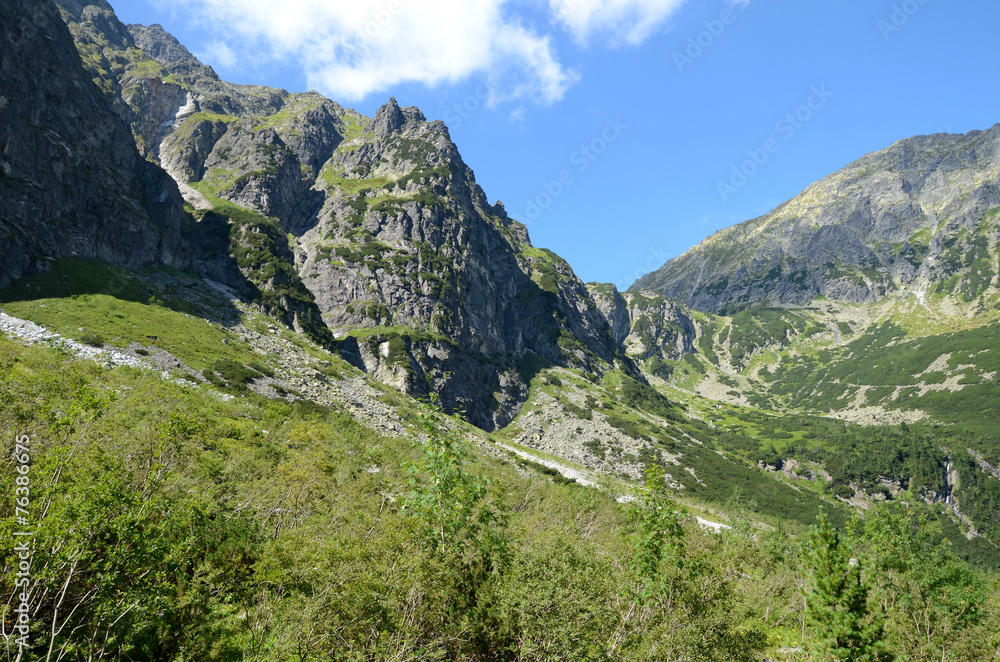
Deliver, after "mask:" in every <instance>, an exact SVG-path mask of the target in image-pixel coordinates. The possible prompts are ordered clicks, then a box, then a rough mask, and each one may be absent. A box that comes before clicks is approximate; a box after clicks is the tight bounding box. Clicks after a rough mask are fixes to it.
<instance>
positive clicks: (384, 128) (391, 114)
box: [369, 97, 427, 138]
mask: <svg viewBox="0 0 1000 662" xmlns="http://www.w3.org/2000/svg"><path fill="white" fill-rule="evenodd" d="M425 121H427V118H426V117H424V114H423V113H422V112H420V109H419V108H417V107H416V106H409V107H406V108H401V107H400V106H399V103H398V102H397V101H396V97H390V98H389V101H388V102H387V103H386V104H385V105H383V106H382V107H381V108H379V109H378V112H376V113H375V117H373V118H372V120H371V123H370V124H369V131H371V132H372V133H373V134H374V135H376V136H378V137H379V138H384V137H385V136H388V135H389V134H391V133H395V132H397V131H400V130H402V128H403V127H404V126H406V124H407V123H410V122H425Z"/></svg>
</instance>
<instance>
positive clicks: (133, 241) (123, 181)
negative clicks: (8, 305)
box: [0, 0, 188, 287]
mask: <svg viewBox="0 0 1000 662" xmlns="http://www.w3.org/2000/svg"><path fill="white" fill-rule="evenodd" d="M0 34H2V43H3V44H4V45H3V53H2V56H0V242H2V243H3V245H4V249H5V252H4V258H3V261H2V262H0V287H3V286H6V285H8V284H10V283H11V282H12V281H13V280H16V279H17V278H19V277H20V276H22V275H24V274H27V273H33V272H38V271H40V270H44V269H45V268H46V267H47V264H48V261H49V260H51V259H53V258H57V257H61V256H76V257H84V258H96V259H100V260H104V261H107V262H111V263H113V264H118V265H122V266H126V267H130V268H136V267H139V266H142V265H145V264H149V263H152V262H163V263H166V264H170V265H173V266H185V265H186V264H187V261H188V258H187V256H186V253H185V251H184V249H183V247H182V242H181V237H180V223H181V216H182V200H181V197H180V195H179V193H178V190H177V187H176V185H175V184H174V182H173V181H171V179H170V178H169V177H168V176H167V175H166V174H165V173H164V172H163V171H162V170H161V169H160V168H159V167H157V166H156V165H154V164H152V163H149V162H147V161H146V160H145V159H143V158H142V157H141V156H140V154H139V153H138V151H137V150H136V145H135V142H134V140H133V138H132V136H131V134H130V132H129V129H128V126H127V124H125V123H124V122H123V120H122V117H121V115H120V114H119V112H117V111H116V109H115V108H114V107H113V106H112V104H111V103H110V102H109V100H108V98H107V97H105V96H104V95H103V94H102V93H101V91H100V90H99V89H98V88H97V87H96V86H95V85H94V83H93V82H92V81H91V77H90V76H89V75H88V74H87V72H85V71H84V68H83V66H82V65H81V62H80V56H79V54H78V53H77V50H76V48H75V47H74V44H73V38H72V36H71V35H70V32H69V30H68V29H67V27H66V25H65V23H64V22H63V21H62V19H61V18H60V14H59V10H58V9H57V8H56V6H55V5H54V4H52V2H50V1H47V0H44V1H43V0H11V1H10V2H5V3H3V5H2V6H0Z"/></svg>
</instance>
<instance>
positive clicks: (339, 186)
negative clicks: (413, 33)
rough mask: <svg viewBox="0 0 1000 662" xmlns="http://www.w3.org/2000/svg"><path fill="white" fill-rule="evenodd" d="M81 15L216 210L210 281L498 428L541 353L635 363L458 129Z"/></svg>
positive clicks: (171, 161) (128, 92)
mask: <svg viewBox="0 0 1000 662" xmlns="http://www.w3.org/2000/svg"><path fill="white" fill-rule="evenodd" d="M68 1H69V0H67V2H68ZM97 16H100V17H101V21H95V20H94V17H97ZM88 17H89V18H88ZM66 20H67V21H68V22H69V24H70V26H71V28H72V29H73V31H74V34H75V35H76V37H77V46H78V48H79V49H80V52H81V54H83V55H84V58H85V59H86V60H87V61H88V62H93V63H94V65H93V67H92V69H91V73H92V75H93V76H94V77H95V78H96V79H98V80H100V81H105V83H104V87H103V89H104V91H105V94H107V95H108V96H109V98H112V99H115V98H117V99H120V102H118V101H116V103H118V105H119V113H120V114H121V115H122V116H123V117H124V118H126V119H127V121H129V122H130V123H131V126H132V131H133V134H134V135H135V139H136V142H137V144H139V145H140V147H141V148H142V149H143V150H144V153H145V154H147V155H148V157H149V158H151V159H154V160H157V161H158V162H159V163H161V164H162V165H163V167H164V168H165V169H166V171H167V172H169V173H170V175H171V176H172V177H174V178H175V179H176V180H177V182H178V184H179V185H180V186H181V188H182V190H183V191H184V194H185V197H186V198H187V200H188V201H189V202H190V203H191V204H192V205H193V206H194V207H195V208H197V209H210V208H212V207H214V208H215V212H216V213H212V212H198V217H199V218H200V221H199V223H198V224H197V225H196V227H195V228H194V229H192V230H190V231H189V232H188V236H189V237H190V239H191V241H192V244H193V245H194V246H195V248H196V251H197V258H198V263H199V268H200V269H201V270H202V272H203V273H204V274H206V275H207V276H209V277H211V278H212V279H214V280H218V281H220V282H224V283H227V284H229V285H231V286H232V287H234V288H236V289H238V290H239V291H241V292H243V293H244V294H245V295H246V294H248V293H250V294H253V293H254V292H257V293H258V296H260V297H262V299H263V300H264V301H265V302H266V301H270V302H271V303H272V304H273V306H274V308H275V310H274V314H276V315H277V316H278V317H281V318H283V319H285V321H286V322H288V323H289V324H291V325H293V326H295V327H296V328H299V327H302V328H304V329H307V330H308V329H309V328H311V329H312V331H313V332H312V333H311V335H313V336H314V337H318V336H321V335H323V334H322V333H320V332H319V331H318V330H317V329H316V324H321V323H320V322H319V316H320V314H321V315H322V321H323V322H325V324H326V327H324V328H323V330H324V331H326V328H327V327H329V328H330V329H333V330H334V331H335V332H336V333H337V334H338V335H340V336H341V338H342V339H341V341H340V348H341V351H342V353H343V354H344V355H345V356H347V357H348V358H349V359H350V360H352V362H354V363H355V365H357V366H359V367H362V368H364V369H365V370H366V371H368V372H370V373H372V374H373V375H375V376H377V377H378V378H379V379H381V380H383V381H385V382H387V383H391V384H394V385H396V386H398V387H400V388H402V389H404V390H406V391H408V392H409V393H411V394H414V395H420V394H426V393H429V392H432V391H433V392H437V393H439V394H440V396H441V399H442V402H443V403H444V404H445V406H447V407H449V408H451V409H452V410H463V411H465V412H466V416H467V418H468V419H469V420H470V421H472V422H474V423H475V424H477V425H480V426H482V427H486V428H493V427H496V426H502V425H505V424H506V423H507V422H509V421H510V420H511V419H512V418H513V416H514V415H515V414H516V413H517V411H518V410H519V408H520V405H521V403H523V402H524V401H525V399H526V398H527V379H528V378H530V372H531V370H532V369H533V368H532V366H533V365H537V363H538V362H543V363H544V362H550V363H559V364H562V365H567V366H574V367H578V368H580V369H582V370H584V371H587V372H591V373H600V372H602V371H603V370H606V369H607V368H608V367H609V366H611V365H612V364H613V363H615V362H616V361H618V363H619V364H620V365H623V366H625V367H626V368H627V369H629V368H630V367H631V362H630V361H628V359H627V358H626V357H625V356H624V354H622V353H621V351H620V348H619V346H618V345H617V343H616V342H615V338H614V337H613V336H612V333H611V330H610V329H609V327H608V324H607V321H606V319H605V317H604V316H603V315H602V314H601V312H600V311H599V310H598V309H597V306H596V304H595V302H594V301H593V300H592V299H591V297H590V295H589V293H588V292H587V289H586V288H585V287H584V285H583V284H582V283H581V282H580V281H579V279H578V278H577V277H576V275H575V274H574V273H573V271H572V269H570V267H569V265H568V264H566V262H565V261H564V260H562V259H561V258H559V257H558V256H556V255H555V254H553V253H551V252H549V251H544V250H540V249H536V248H534V247H532V246H531V243H530V241H529V239H528V235H527V231H526V230H525V228H524V226H522V225H521V224H519V223H517V222H516V221H514V220H512V219H510V218H509V217H508V216H507V214H506V212H505V211H504V209H503V206H502V205H500V204H497V205H491V204H489V202H488V201H487V199H486V196H485V194H484V193H483V191H482V189H481V188H480V187H479V186H478V185H477V184H476V182H475V176H474V175H473V173H472V170H471V169H469V167H468V166H467V165H466V164H465V163H464V162H463V161H462V158H461V156H460V155H459V153H458V149H457V148H456V146H455V145H454V143H453V142H452V141H451V138H450V136H449V134H448V130H447V128H446V127H445V125H444V124H443V123H441V122H428V121H427V120H426V118H425V117H424V116H423V114H422V113H421V112H420V111H419V110H418V109H416V108H403V107H400V106H399V104H398V103H397V102H396V100H395V99H392V100H390V101H389V103H387V104H386V105H385V106H383V107H382V108H381V109H380V110H379V111H378V112H377V113H376V114H375V116H374V117H373V118H371V119H369V118H366V117H364V116H362V115H360V114H358V113H356V112H354V111H350V110H346V109H344V108H342V107H341V106H340V105H338V104H336V103H334V102H332V101H330V100H328V99H325V98H323V97H322V96H320V95H318V94H316V93H307V94H289V93H287V92H285V91H284V90H276V89H273V88H263V87H255V86H241V85H233V84H231V83H227V82H225V81H221V80H219V78H218V76H217V75H216V74H215V72H214V71H213V70H212V69H211V68H210V67H206V66H205V65H203V64H202V63H200V62H198V60H197V59H196V58H194V56H193V55H191V53H190V52H189V51H187V49H185V48H184V47H183V46H182V45H181V44H180V43H178V42H177V40H176V39H174V38H173V37H172V36H171V35H169V34H167V33H166V32H164V31H163V29H162V28H161V27H160V26H156V25H154V26H149V27H145V26H138V25H131V26H128V28H127V33H128V35H127V37H123V36H122V34H121V32H122V31H121V30H120V29H119V28H118V26H116V25H114V22H115V21H117V19H114V17H113V14H110V13H108V12H107V9H106V8H104V7H103V6H102V5H97V4H94V5H88V6H85V7H82V8H78V9H73V10H71V9H66ZM98 23H100V25H99V24H98ZM102 25H105V26H110V27H106V30H107V31H108V32H110V33H111V34H110V36H109V34H105V33H104V32H103V31H102V30H103V29H102V27H101V26H102ZM129 38H131V42H129ZM116 95H117V97H116ZM248 212H249V213H248ZM285 234H287V235H288V242H289V247H288V248H286V247H285V246H284V238H285V236H284V235H285ZM234 260H235V262H234ZM234 264H235V267H238V268H235V267H234ZM327 333H328V331H327Z"/></svg>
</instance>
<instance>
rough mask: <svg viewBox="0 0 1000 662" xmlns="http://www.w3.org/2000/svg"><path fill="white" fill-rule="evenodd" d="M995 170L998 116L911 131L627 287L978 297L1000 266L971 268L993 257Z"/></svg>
mask: <svg viewBox="0 0 1000 662" xmlns="http://www.w3.org/2000/svg"><path fill="white" fill-rule="evenodd" d="M998 172H1000V129H998V127H994V128H992V129H989V130H986V131H973V132H971V133H968V134H964V135H963V134H959V135H952V134H936V135H932V136H915V137H912V138H907V139H905V140H901V141H898V142H896V143H894V144H893V145H891V146H889V147H887V148H886V149H883V150H880V151H877V152H873V153H871V154H868V155H866V156H864V157H862V158H860V159H858V160H857V161H855V162H853V163H851V164H849V165H848V166H846V167H844V168H843V169H841V170H839V171H837V172H835V173H833V174H832V175H829V176H827V177H824V178H823V179H821V180H820V181H818V182H816V183H815V184H812V185H811V186H809V187H808V188H806V189H805V190H804V191H803V192H802V193H800V194H799V195H797V196H796V197H794V198H792V199H791V200H789V201H788V202H785V203H784V204H782V205H780V206H778V207H777V208H775V209H774V210H772V211H771V212H769V213H768V214H766V215H764V216H761V217H759V218H756V219H753V220H749V221H745V222H744V223H741V224H739V225H735V226H733V227H731V228H727V229H725V230H721V231H720V232H717V233H716V234H714V235H712V236H711V237H709V238H708V239H706V240H705V241H703V242H701V243H700V244H699V245H697V246H695V247H694V248H692V249H691V250H689V251H687V252H686V253H684V254H683V255H681V256H680V257H677V258H674V259H673V260H670V261H669V262H667V263H666V264H665V265H664V266H663V267H661V268H660V269H659V270H657V271H655V272H653V273H650V274H647V275H646V276H643V277H642V278H641V279H640V280H639V281H637V282H636V283H635V284H634V285H633V286H632V288H630V289H631V291H638V290H639V289H650V290H655V291H657V292H659V293H661V294H665V295H666V296H668V297H672V298H675V299H677V300H679V301H681V302H683V303H684V304H686V305H689V306H691V307H693V308H696V309H699V310H706V311H714V312H723V311H736V310H742V309H746V308H753V307H756V306H761V305H778V304H794V305H798V304H804V303H807V302H809V301H812V300H813V299H815V298H816V297H818V296H825V297H827V298H830V299H833V300H835V301H841V302H844V303H871V302H875V301H879V300H881V299H883V298H886V297H887V296H890V295H892V294H894V293H899V294H905V293H907V292H915V293H918V295H919V294H920V293H924V292H926V291H927V290H928V288H932V289H933V288H939V287H943V288H944V289H945V290H947V292H944V291H943V290H942V293H952V292H954V291H962V292H966V294H964V295H963V297H974V296H976V295H975V292H978V291H979V290H980V289H981V287H984V286H986V284H987V283H989V282H990V279H991V278H992V275H993V269H992V267H991V266H990V267H989V268H988V269H987V268H986V266H983V267H982V268H979V267H977V269H978V272H977V273H975V274H973V273H971V272H969V270H968V268H967V267H968V265H970V264H972V263H973V262H976V260H984V262H982V264H983V265H987V266H989V265H992V264H993V256H992V253H991V251H990V249H989V245H988V244H989V242H988V241H986V239H984V237H985V236H986V232H985V229H986V228H988V227H995V226H996V223H997V218H998V216H997V210H998V209H1000V178H998V175H997V173H998ZM984 224H985V225H984ZM977 264H978V263H977ZM979 272H981V273H979ZM987 272H989V273H988V274H987ZM956 288H958V289H957V290H956ZM935 291H937V290H935Z"/></svg>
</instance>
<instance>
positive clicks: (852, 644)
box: [804, 509, 892, 662]
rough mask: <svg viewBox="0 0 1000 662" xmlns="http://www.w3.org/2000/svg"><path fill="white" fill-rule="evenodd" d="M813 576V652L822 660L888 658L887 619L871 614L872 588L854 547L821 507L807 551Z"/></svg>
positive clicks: (882, 661) (809, 592)
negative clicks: (853, 554) (852, 554)
mask: <svg viewBox="0 0 1000 662" xmlns="http://www.w3.org/2000/svg"><path fill="white" fill-rule="evenodd" d="M804 555H805V563H806V567H807V568H809V569H810V570H811V573H812V574H811V577H810V578H809V581H808V586H807V589H806V618H807V620H808V622H809V624H810V625H811V626H812V631H813V635H814V640H815V641H814V644H813V652H814V654H815V655H816V656H817V657H818V658H819V659H821V660H824V662H886V661H888V660H891V659H892V657H891V656H890V655H888V654H887V653H886V652H885V650H884V646H883V643H882V629H883V625H882V623H883V617H882V614H881V613H880V612H879V613H874V614H872V613H870V611H869V608H868V587H867V586H866V585H865V584H864V583H863V582H862V581H861V568H860V564H859V562H858V561H857V560H855V559H852V558H850V550H849V549H848V547H847V546H846V545H845V544H844V543H843V542H842V541H841V539H840V536H839V534H838V533H837V531H836V530H834V528H833V526H832V525H831V524H830V522H829V521H827V518H826V513H824V512H823V511H822V509H821V510H820V513H819V517H818V518H817V523H816V524H814V525H813V526H811V527H809V538H808V540H807V541H806V544H805V549H804Z"/></svg>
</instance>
